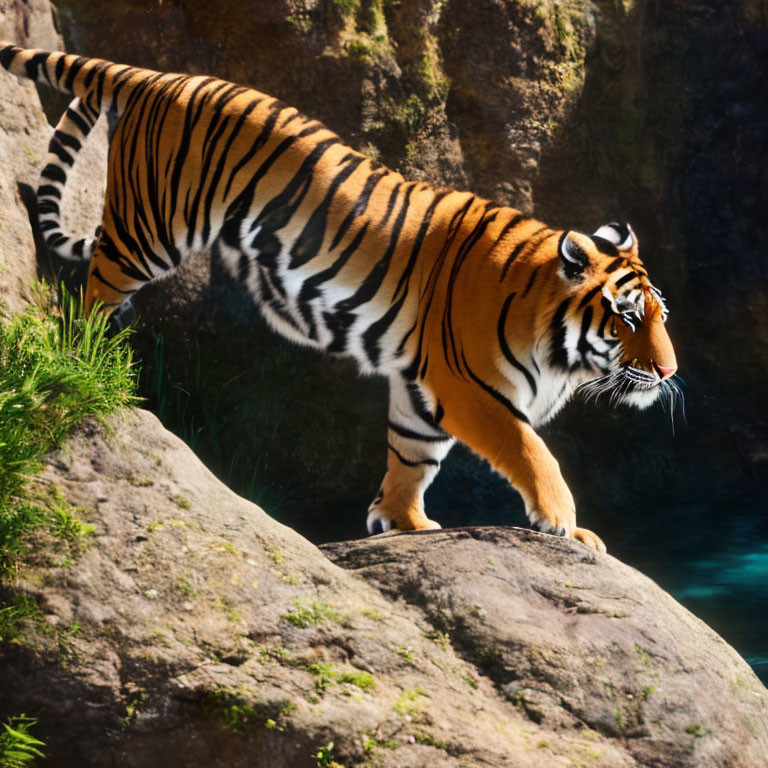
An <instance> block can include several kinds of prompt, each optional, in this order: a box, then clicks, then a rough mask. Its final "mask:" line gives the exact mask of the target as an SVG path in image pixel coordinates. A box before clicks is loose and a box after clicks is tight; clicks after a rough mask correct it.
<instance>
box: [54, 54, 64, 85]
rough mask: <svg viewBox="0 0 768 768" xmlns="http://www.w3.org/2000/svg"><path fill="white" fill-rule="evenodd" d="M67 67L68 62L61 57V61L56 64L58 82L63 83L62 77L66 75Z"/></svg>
mask: <svg viewBox="0 0 768 768" xmlns="http://www.w3.org/2000/svg"><path fill="white" fill-rule="evenodd" d="M65 65H66V61H65V60H64V57H63V56H59V60H58V61H57V62H56V70H55V74H56V82H57V83H60V82H61V76H62V75H63V74H64V67H65Z"/></svg>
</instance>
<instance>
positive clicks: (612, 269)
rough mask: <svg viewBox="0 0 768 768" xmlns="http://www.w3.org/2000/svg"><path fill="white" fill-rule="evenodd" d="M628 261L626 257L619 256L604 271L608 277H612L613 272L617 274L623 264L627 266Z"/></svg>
mask: <svg viewBox="0 0 768 768" xmlns="http://www.w3.org/2000/svg"><path fill="white" fill-rule="evenodd" d="M626 263H627V260H626V258H625V257H624V256H618V257H617V258H615V259H614V260H613V261H612V262H611V263H610V264H609V265H608V266H607V267H606V268H605V270H604V272H605V273H606V274H607V275H610V274H611V272H615V271H616V270H617V269H619V267H621V266H622V265H623V264H626Z"/></svg>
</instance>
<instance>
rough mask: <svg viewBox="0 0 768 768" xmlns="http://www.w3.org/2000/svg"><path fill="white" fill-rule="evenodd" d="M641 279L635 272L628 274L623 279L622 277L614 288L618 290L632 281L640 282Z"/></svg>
mask: <svg viewBox="0 0 768 768" xmlns="http://www.w3.org/2000/svg"><path fill="white" fill-rule="evenodd" d="M639 279H640V278H639V277H638V276H637V275H636V274H635V273H634V272H627V274H626V275H624V276H623V277H620V278H619V279H618V280H617V281H616V285H615V286H614V287H615V288H616V290H618V289H619V288H621V286H622V285H626V284H627V283H629V282H630V281H632V280H639Z"/></svg>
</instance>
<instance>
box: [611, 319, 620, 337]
mask: <svg viewBox="0 0 768 768" xmlns="http://www.w3.org/2000/svg"><path fill="white" fill-rule="evenodd" d="M618 335H619V332H618V330H617V329H616V321H615V320H612V321H611V336H613V338H614V339H615V338H617V337H618Z"/></svg>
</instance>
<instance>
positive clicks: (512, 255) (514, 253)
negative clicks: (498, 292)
mask: <svg viewBox="0 0 768 768" xmlns="http://www.w3.org/2000/svg"><path fill="white" fill-rule="evenodd" d="M527 244H528V241H527V240H521V241H520V242H519V243H518V244H517V245H516V246H515V247H514V248H513V249H512V253H510V254H509V256H508V257H507V260H506V261H505V262H504V268H503V269H502V270H501V277H499V282H500V283H501V282H503V281H504V278H505V277H506V276H507V270H508V269H509V268H510V267H511V266H512V262H513V261H514V260H515V259H516V258H517V257H518V256H519V255H520V252H521V251H522V250H523V248H525V246H526V245H527Z"/></svg>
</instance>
